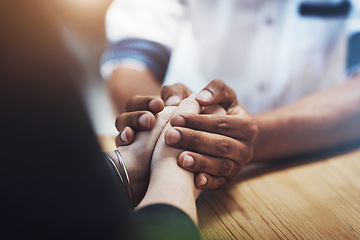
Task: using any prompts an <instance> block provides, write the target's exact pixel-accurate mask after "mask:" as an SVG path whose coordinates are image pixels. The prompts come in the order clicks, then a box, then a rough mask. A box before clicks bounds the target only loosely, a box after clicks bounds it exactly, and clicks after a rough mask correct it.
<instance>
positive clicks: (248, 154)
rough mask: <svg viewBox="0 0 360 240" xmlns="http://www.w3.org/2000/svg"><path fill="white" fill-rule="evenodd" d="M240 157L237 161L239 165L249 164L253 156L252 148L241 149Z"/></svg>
mask: <svg viewBox="0 0 360 240" xmlns="http://www.w3.org/2000/svg"><path fill="white" fill-rule="evenodd" d="M240 156H241V159H240V161H239V164H241V165H243V164H245V163H247V162H249V161H250V160H251V158H252V156H253V151H252V147H250V146H246V148H244V149H241V151H240Z"/></svg>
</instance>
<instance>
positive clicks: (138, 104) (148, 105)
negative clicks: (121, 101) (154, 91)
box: [126, 96, 164, 113]
mask: <svg viewBox="0 0 360 240" xmlns="http://www.w3.org/2000/svg"><path fill="white" fill-rule="evenodd" d="M163 109H164V102H163V100H162V99H161V98H159V97H154V96H134V97H132V98H130V100H129V101H127V103H126V111H127V112H133V111H150V112H152V113H158V112H160V111H162V110H163Z"/></svg>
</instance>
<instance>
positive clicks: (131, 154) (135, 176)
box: [110, 107, 175, 206]
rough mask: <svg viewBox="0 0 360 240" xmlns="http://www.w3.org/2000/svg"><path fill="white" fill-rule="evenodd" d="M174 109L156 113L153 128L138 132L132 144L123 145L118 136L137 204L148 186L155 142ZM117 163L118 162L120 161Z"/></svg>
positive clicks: (134, 200)
mask: <svg viewBox="0 0 360 240" xmlns="http://www.w3.org/2000/svg"><path fill="white" fill-rule="evenodd" d="M174 111H175V107H167V108H166V109H164V110H163V111H161V112H160V113H158V114H157V115H156V121H155V116H154V119H153V120H152V121H153V124H154V125H153V128H152V130H151V131H142V132H138V133H137V135H136V138H135V139H134V140H133V143H132V144H130V145H126V146H121V145H120V144H118V141H119V139H118V138H119V136H118V137H117V140H116V144H117V146H118V150H119V152H120V153H121V156H122V158H123V160H124V163H125V167H126V169H127V171H128V173H129V178H130V183H131V188H132V192H133V202H134V205H135V206H136V205H137V203H139V201H140V200H141V199H142V198H143V196H144V194H145V192H146V189H147V186H148V182H149V174H150V160H151V156H152V153H153V151H154V148H155V144H156V142H157V141H158V139H159V136H160V134H161V132H162V130H163V129H164V127H165V125H166V124H167V123H168V121H169V119H170V117H171V116H172V114H173V113H174ZM145 114H146V113H145ZM126 131H127V130H126ZM119 135H121V133H120V134H119ZM110 155H111V157H112V158H113V159H117V158H116V156H115V155H114V154H113V153H110ZM116 161H117V160H116ZM116 163H117V164H118V162H116ZM118 166H120V165H118Z"/></svg>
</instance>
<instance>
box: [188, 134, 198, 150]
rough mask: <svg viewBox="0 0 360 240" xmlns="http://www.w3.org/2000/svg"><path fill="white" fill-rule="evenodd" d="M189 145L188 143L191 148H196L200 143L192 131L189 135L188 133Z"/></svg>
mask: <svg viewBox="0 0 360 240" xmlns="http://www.w3.org/2000/svg"><path fill="white" fill-rule="evenodd" d="M189 143H190V146H192V147H194V146H198V145H199V143H200V138H199V136H198V135H197V134H196V133H195V132H193V131H191V133H190V141H189Z"/></svg>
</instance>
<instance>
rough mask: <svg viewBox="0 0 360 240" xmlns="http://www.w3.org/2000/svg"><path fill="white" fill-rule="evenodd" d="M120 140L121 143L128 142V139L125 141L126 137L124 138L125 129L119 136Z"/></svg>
mask: <svg viewBox="0 0 360 240" xmlns="http://www.w3.org/2000/svg"><path fill="white" fill-rule="evenodd" d="M120 139H121V141H123V142H127V141H128V139H127V137H126V129H124V131H122V132H121V134H120Z"/></svg>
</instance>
